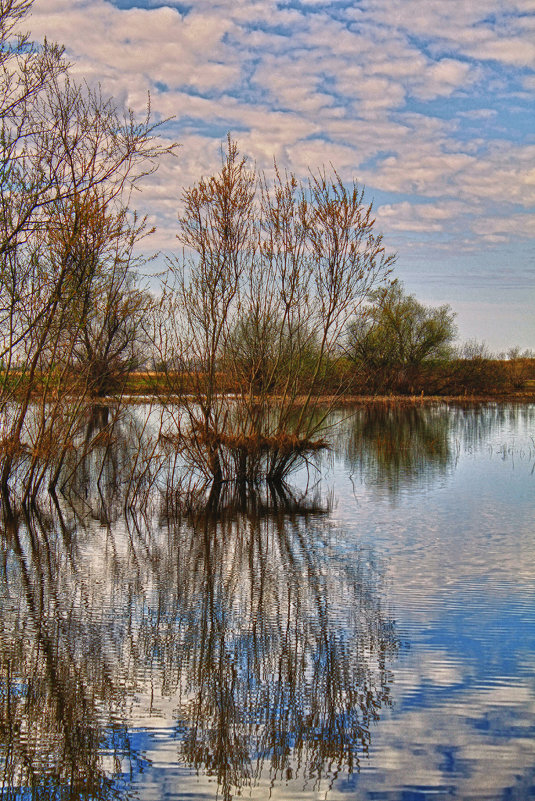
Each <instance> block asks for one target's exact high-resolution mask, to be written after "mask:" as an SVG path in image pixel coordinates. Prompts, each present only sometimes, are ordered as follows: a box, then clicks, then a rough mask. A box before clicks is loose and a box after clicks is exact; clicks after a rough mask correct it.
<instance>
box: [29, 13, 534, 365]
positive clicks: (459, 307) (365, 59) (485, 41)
mask: <svg viewBox="0 0 535 801" xmlns="http://www.w3.org/2000/svg"><path fill="white" fill-rule="evenodd" d="M27 27H29V28H30V30H31V34H32V36H33V38H34V39H36V40H40V39H42V38H43V37H44V36H45V35H46V36H47V38H48V39H49V40H51V41H57V42H61V43H63V44H64V45H65V46H66V52H67V56H68V58H69V59H70V61H71V62H72V64H73V70H74V72H75V74H76V75H77V76H78V77H79V78H83V79H85V80H87V81H89V82H90V83H92V84H94V83H100V84H101V86H102V89H103V91H104V93H107V94H110V95H112V96H113V97H114V98H115V99H116V100H117V102H118V103H120V104H126V105H128V106H130V107H131V108H132V109H134V111H136V112H138V113H140V114H141V113H142V112H143V111H144V109H145V108H146V103H147V92H150V97H151V110H152V114H153V116H154V119H155V120H165V119H167V118H171V117H172V118H173V119H172V120H170V121H168V122H167V123H165V125H163V126H162V127H161V128H160V133H161V135H162V137H164V138H165V139H168V140H174V141H177V142H179V143H180V144H181V148H180V150H179V152H178V157H177V158H175V159H171V158H169V159H166V160H165V161H164V162H163V163H162V164H161V166H160V169H159V170H158V173H157V174H156V175H155V176H154V177H152V178H151V179H150V181H149V182H148V183H147V184H146V186H145V189H144V191H143V192H142V193H141V195H139V196H138V197H136V205H137V207H138V208H139V210H140V211H142V212H143V213H147V214H148V215H149V217H150V219H151V220H153V221H154V222H155V223H156V224H157V226H158V231H157V234H156V236H155V238H154V240H153V242H152V243H151V247H152V248H153V249H155V250H156V249H163V250H164V251H165V250H167V249H173V248H175V247H176V240H175V234H176V231H177V228H176V216H177V210H178V207H179V198H180V193H181V190H182V188H184V187H186V186H189V185H191V184H192V183H194V182H195V181H196V180H198V179H199V178H200V177H201V175H209V174H212V173H213V172H215V171H217V169H218V168H219V166H220V152H221V143H222V141H223V140H224V139H225V138H226V136H227V133H229V132H230V134H231V136H232V137H233V138H235V139H236V140H237V141H238V143H239V147H240V151H241V152H242V153H243V154H244V155H246V156H247V157H248V158H250V160H251V162H254V163H255V164H256V165H257V167H258V168H259V169H266V170H269V169H270V168H271V166H272V164H273V158H275V159H276V160H277V162H278V164H279V166H280V167H282V168H285V169H289V170H291V171H293V172H295V173H296V174H297V175H298V176H300V177H304V178H306V176H307V173H308V170H309V168H311V169H313V170H314V169H318V168H320V167H322V166H327V167H329V165H331V164H332V165H333V166H334V167H335V168H336V169H337V171H338V172H339V173H340V175H341V176H342V178H343V179H344V180H347V181H350V180H352V179H354V178H355V179H357V180H358V182H359V183H360V184H361V185H363V186H364V187H365V190H366V198H367V199H368V201H373V204H374V211H375V217H376V226H377V229H378V231H381V232H382V233H383V235H384V243H385V245H386V247H387V250H388V251H389V252H395V253H397V262H396V268H395V275H396V277H398V278H399V279H400V280H401V281H403V283H404V284H405V288H406V289H407V290H408V291H409V292H410V293H412V294H415V295H416V297H417V298H418V299H419V300H421V301H422V302H424V303H428V304H432V305H440V304H443V303H449V304H450V305H451V307H452V308H453V310H454V311H455V312H456V314H457V325H458V329H459V340H461V341H464V340H467V339H473V338H475V339H477V340H478V341H484V342H486V344H487V345H488V347H489V348H490V349H491V350H493V351H495V352H497V351H503V350H507V348H509V347H512V346H514V345H518V346H520V347H521V348H523V349H524V348H532V349H535V314H534V310H535V249H534V240H535V215H534V205H535V0H506V2H504V0H332V2H323V0H285V1H283V0H180V2H175V0H169V2H167V3H163V2H157V0H114V1H113V2H112V0H35V4H34V6H33V11H32V16H31V19H30V20H29V22H28V25H27Z"/></svg>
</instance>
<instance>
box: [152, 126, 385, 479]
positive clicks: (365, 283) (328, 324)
mask: <svg viewBox="0 0 535 801" xmlns="http://www.w3.org/2000/svg"><path fill="white" fill-rule="evenodd" d="M183 207H184V211H183V212H182V214H181V216H180V217H179V234H178V239H179V241H180V242H181V244H182V245H183V247H184V251H183V253H182V255H180V256H178V257H177V258H176V259H175V260H174V261H173V262H172V264H171V272H172V275H173V277H174V284H171V285H168V286H167V288H166V292H165V294H164V301H163V306H162V308H165V315H166V317H167V318H168V319H169V320H170V321H172V322H174V329H173V332H172V333H170V331H169V328H165V327H162V328H163V329H164V331H165V336H164V337H161V338H160V351H161V357H162V361H165V362H166V363H167V364H168V365H170V366H172V367H173V368H174V370H173V372H172V373H170V374H169V377H170V379H172V380H171V382H170V389H171V390H172V391H173V393H175V394H176V393H179V394H180V395H181V404H182V410H183V412H182V414H181V415H179V419H178V420H177V433H178V437H177V444H178V446H179V448H181V449H182V450H183V453H184V456H185V459H186V463H187V465H189V466H193V468H194V469H196V470H198V471H199V474H200V475H202V476H203V477H204V478H205V480H206V481H207V482H208V483H209V484H211V486H212V488H213V489H214V491H216V492H217V487H218V486H220V485H221V483H222V482H223V481H236V480H237V481H240V482H249V483H251V482H253V483H254V482H255V481H257V480H258V479H260V478H262V477H263V478H267V479H268V480H269V481H281V480H282V479H283V478H284V476H285V475H286V473H287V472H288V470H289V469H290V468H291V467H292V466H293V464H294V463H295V462H296V460H298V459H300V458H302V457H303V456H306V454H307V453H310V452H313V451H315V450H317V449H318V448H321V447H323V446H324V445H325V440H323V439H322V438H321V436H320V434H321V430H322V426H323V423H324V420H325V416H326V409H323V410H320V406H319V403H318V397H319V396H321V395H322V394H323V389H324V388H325V383H324V378H325V366H326V362H327V360H328V359H330V358H334V356H335V354H336V352H337V346H338V342H339V338H340V336H341V334H342V332H343V331H344V329H345V326H346V324H347V321H348V319H349V318H350V317H351V316H352V315H355V314H356V312H357V310H358V308H359V306H360V304H361V303H362V300H363V298H364V297H365V296H366V294H367V293H368V292H369V291H370V289H371V288H372V287H373V286H374V285H375V283H376V282H378V281H380V280H381V279H382V278H383V277H384V276H385V275H386V274H388V272H389V270H390V266H391V264H392V257H391V256H388V255H386V254H385V250H384V247H383V244H382V239H381V237H380V236H378V235H376V234H375V233H374V220H373V217H372V210H371V207H370V206H365V205H364V203H363V195H362V191H361V190H360V189H359V188H358V186H357V185H356V184H353V185H352V186H351V187H350V188H349V189H348V188H347V187H346V186H345V185H344V183H343V182H342V180H341V178H340V177H339V176H338V175H337V174H336V173H333V175H331V176H327V174H326V173H325V172H319V173H318V174H311V177H310V179H309V181H308V182H307V183H306V184H304V183H302V182H299V181H298V180H297V179H296V178H295V177H294V176H293V175H282V174H281V173H280V172H279V171H278V170H277V169H276V176H275V180H274V182H273V183H271V184H270V183H269V182H268V181H267V180H266V179H265V177H263V176H258V175H257V174H256V172H255V171H254V170H253V169H251V168H248V167H247V165H246V162H245V160H244V159H243V158H241V157H240V156H239V153H238V149H237V145H236V144H235V143H234V142H232V141H231V140H230V138H229V141H228V147H227V151H226V154H223V163H222V168H221V171H220V173H219V174H218V175H216V176H213V177H212V178H209V179H202V180H201V181H199V183H198V184H196V185H195V186H193V187H191V188H190V189H187V190H186V191H185V192H184V194H183ZM331 388H332V387H331ZM339 389H340V387H338V390H339ZM228 390H232V393H233V397H232V398H230V397H229V396H228V394H226V393H228ZM335 394H336V391H335Z"/></svg>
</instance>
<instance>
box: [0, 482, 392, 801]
mask: <svg viewBox="0 0 535 801" xmlns="http://www.w3.org/2000/svg"><path fill="white" fill-rule="evenodd" d="M286 500H287V502H286V503H285V502H284V499H282V498H281V497H280V496H279V497H277V498H276V502H275V506H274V507H272V508H271V509H268V508H267V507H266V501H264V502H263V503H262V504H260V511H261V512H262V513H257V512H258V511H259V510H256V511H255V510H254V509H251V508H249V509H247V510H246V511H245V512H244V511H243V510H240V509H236V508H235V507H234V508H230V507H229V509H228V510H227V513H226V514H225V515H222V516H219V518H218V519H215V518H213V517H211V516H209V515H207V514H205V515H199V516H198V517H197V518H196V519H195V520H192V519H184V518H180V517H179V516H177V515H175V514H170V512H169V507H168V506H167V505H165V504H162V505H161V506H160V507H159V508H154V509H153V510H152V512H151V514H150V515H149V513H148V512H146V513H145V515H141V514H135V515H134V514H127V515H126V516H124V517H123V518H122V520H121V522H120V523H117V522H116V523H115V524H114V525H113V526H109V525H104V526H95V524H94V521H93V520H92V519H91V517H90V516H87V517H86V518H85V519H81V518H80V517H79V514H78V513H77V511H76V510H75V509H74V508H73V507H72V506H71V507H65V506H64V505H62V504H60V503H58V502H57V501H55V502H54V501H53V500H52V499H51V501H50V503H49V505H48V507H47V508H46V509H43V508H39V509H37V508H34V509H33V510H32V511H31V513H30V512H29V511H28V510H26V509H21V510H18V512H17V513H15V512H14V511H13V510H10V509H9V507H8V505H7V500H6V502H5V505H4V538H3V549H2V550H3V555H4V564H3V571H2V584H1V604H2V610H3V616H2V624H1V625H2V628H1V632H0V649H1V656H0V659H1V668H2V674H1V675H2V695H1V699H0V704H1V716H2V726H1V743H2V744H1V747H0V754H1V759H2V763H3V764H2V768H3V775H4V791H3V792H4V795H5V797H20V794H21V793H22V788H28V789H30V788H31V789H32V792H33V791H34V790H35V791H37V790H38V792H39V793H40V794H41V793H45V795H46V797H60V796H61V797H63V796H65V797H74V796H76V797H77V798H78V797H83V798H90V797H91V798H106V797H108V796H109V795H110V794H117V793H119V794H120V782H119V773H123V774H124V772H125V771H128V772H130V773H132V775H134V774H135V772H136V765H137V764H139V759H140V758H141V755H140V754H139V753H135V752H134V750H135V749H134V750H133V749H132V748H130V744H129V736H128V732H129V728H130V727H131V726H132V725H135V724H138V725H139V722H140V720H141V721H147V720H148V719H153V718H154V716H158V715H161V716H162V715H164V711H163V710H165V709H170V708H171V709H173V726H174V728H175V732H176V737H177V759H179V760H181V761H183V762H185V763H186V764H189V765H190V766H193V767H194V768H195V769H196V770H199V771H203V772H205V773H207V774H208V775H212V776H214V777H216V779H217V783H218V786H219V788H220V791H221V794H222V796H223V797H224V798H231V797H232V796H233V795H234V794H235V793H236V792H238V791H239V789H240V788H241V787H243V785H244V784H246V783H253V782H254V780H255V777H257V776H258V775H259V773H260V772H261V770H262V769H267V770H268V771H269V773H270V775H271V777H272V780H273V781H278V780H287V779H288V777H290V776H292V775H295V774H297V775H300V776H301V777H303V779H304V780H306V779H309V778H311V777H314V778H315V779H317V780H319V779H320V778H321V777H322V776H324V775H332V774H333V773H334V772H337V771H339V770H341V769H345V770H347V771H352V770H355V769H357V768H358V764H359V759H360V757H361V755H362V753H364V752H366V751H367V749H368V746H369V740H370V729H369V725H370V722H371V721H372V720H374V719H377V718H378V717H379V714H380V710H381V708H382V706H383V705H385V704H388V702H389V694H390V688H389V685H390V682H391V674H390V672H389V669H388V661H389V659H390V658H391V657H392V656H393V654H394V653H395V651H396V648H397V644H396V637H395V632H394V629H393V624H392V622H391V621H390V620H389V618H388V616H387V614H386V613H385V612H384V611H383V609H382V602H381V596H380V593H379V592H378V584H379V583H380V581H381V576H380V574H379V572H378V570H377V568H376V566H375V565H374V564H373V563H371V562H370V559H369V554H368V553H366V555H365V556H363V555H362V554H361V553H360V552H359V550H358V549H357V550H356V552H355V554H354V558H353V559H352V560H351V561H350V562H349V563H346V562H343V561H341V560H340V559H338V558H337V557H336V552H335V549H334V548H333V543H332V531H331V529H330V526H329V523H328V519H327V518H326V514H325V509H324V508H323V509H322V507H321V504H320V502H319V501H316V502H313V503H312V504H309V505H308V507H307V505H301V506H300V505H299V503H298V502H297V500H296V499H295V498H293V499H286ZM113 517H114V515H113V514H108V515H107V518H108V519H110V518H113ZM136 699H137V700H136ZM140 699H141V701H140Z"/></svg>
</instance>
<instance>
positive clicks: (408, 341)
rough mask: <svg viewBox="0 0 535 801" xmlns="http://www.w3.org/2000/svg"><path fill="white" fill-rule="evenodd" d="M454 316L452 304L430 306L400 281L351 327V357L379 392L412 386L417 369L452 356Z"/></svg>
mask: <svg viewBox="0 0 535 801" xmlns="http://www.w3.org/2000/svg"><path fill="white" fill-rule="evenodd" d="M454 318H455V315H454V313H453V312H452V310H451V308H450V307H449V306H448V305H446V304H445V305H443V306H438V307H434V306H424V305H423V304H422V303H420V302H419V301H418V300H416V298H415V297H414V296H413V295H408V294H406V293H405V291H404V289H403V285H402V284H401V283H400V282H399V281H398V280H395V281H392V282H391V283H390V284H389V285H388V286H387V287H381V288H379V289H376V290H374V291H373V292H371V293H370V295H369V305H367V306H366V308H365V309H363V310H362V312H361V314H360V315H359V317H357V318H355V319H354V320H353V321H352V322H351V323H350V325H349V327H348V334H347V341H346V353H347V355H348V356H349V357H350V359H351V360H352V361H353V362H354V363H356V364H357V365H359V366H360V367H361V368H363V369H364V371H366V372H367V373H368V374H369V376H370V378H371V381H372V383H375V384H376V388H379V386H377V385H378V384H379V385H382V386H381V387H380V388H383V389H384V388H390V389H392V388H396V389H402V388H404V386H405V388H410V387H409V385H410V383H411V378H412V374H413V373H414V371H415V370H417V369H418V368H419V367H421V366H422V365H423V364H424V363H425V362H429V361H436V360H442V359H445V358H447V357H448V356H449V355H450V353H451V350H450V346H451V343H452V342H453V340H454V338H455V336H456V327H455V322H454Z"/></svg>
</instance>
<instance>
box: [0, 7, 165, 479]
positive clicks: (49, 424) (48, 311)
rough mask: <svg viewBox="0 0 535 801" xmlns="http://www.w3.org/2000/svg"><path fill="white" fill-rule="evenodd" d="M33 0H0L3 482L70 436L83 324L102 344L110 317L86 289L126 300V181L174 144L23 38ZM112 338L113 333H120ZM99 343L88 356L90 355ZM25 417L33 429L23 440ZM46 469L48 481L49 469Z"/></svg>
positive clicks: (79, 387)
mask: <svg viewBox="0 0 535 801" xmlns="http://www.w3.org/2000/svg"><path fill="white" fill-rule="evenodd" d="M30 7H31V2H17V0H12V2H10V1H9V0H7V2H5V3H2V5H1V7H0V8H1V14H0V24H1V30H0V36H1V38H2V47H3V49H2V53H3V56H2V58H3V62H2V75H1V77H0V105H1V109H0V120H1V124H2V140H1V152H0V158H1V165H0V170H1V172H2V178H3V180H2V182H1V183H2V188H1V192H0V287H1V289H0V360H1V361H2V362H3V370H2V386H1V396H0V413H1V414H2V415H3V426H2V428H3V438H2V448H1V451H2V475H1V482H0V483H1V484H2V487H3V488H4V490H5V489H6V488H7V482H8V479H9V475H10V472H11V469H12V466H13V463H14V460H15V459H16V458H17V456H18V455H20V454H23V453H26V452H27V451H28V449H29V450H30V457H29V464H30V467H29V472H28V474H27V475H28V480H30V478H31V481H32V482H33V481H34V479H35V475H36V473H35V470H36V469H37V465H38V464H42V461H43V454H45V453H47V447H46V443H49V444H50V445H53V446H54V448H56V449H59V453H60V454H61V453H63V452H64V449H65V448H66V447H68V446H70V444H71V438H72V431H73V429H72V426H73V425H74V422H75V420H76V408H77V406H79V404H80V403H81V401H82V400H83V397H84V394H85V393H86V392H87V391H88V390H89V389H90V382H88V380H87V377H88V373H87V371H86V373H85V374H84V373H83V372H82V374H81V375H82V376H84V381H85V383H83V384H82V383H81V380H80V375H79V376H78V377H77V378H76V386H75V387H73V385H72V380H73V371H72V366H73V364H74V362H75V361H77V360H78V361H80V348H81V343H82V342H83V340H84V337H86V335H87V334H88V331H92V337H93V339H94V340H95V337H96V339H97V340H98V342H99V343H102V342H104V340H105V339H106V337H107V338H108V340H109V338H110V331H107V332H106V335H105V332H104V326H103V325H101V326H100V332H99V333H98V334H95V323H96V319H97V318H96V316H95V313H94V308H93V311H90V306H91V304H90V303H89V299H90V298H93V300H94V298H95V296H96V293H97V288H98V291H99V292H100V295H101V297H106V296H107V297H108V299H109V306H110V308H109V310H110V311H111V308H112V307H113V308H114V309H115V312H117V311H118V310H119V309H120V304H121V302H122V300H121V301H120V299H119V295H120V294H121V292H120V290H121V291H122V294H121V297H122V299H123V300H124V298H125V287H126V284H127V283H128V281H129V280H130V276H131V275H132V270H131V269H130V268H131V254H132V247H133V244H134V243H135V241H136V239H137V238H138V236H139V234H140V232H141V230H142V228H143V226H142V225H138V224H137V223H135V222H134V223H131V222H129V221H128V218H129V210H128V204H129V198H130V192H131V189H132V187H133V186H135V185H136V184H138V182H139V181H140V179H141V178H142V177H143V176H146V175H147V174H148V173H150V172H152V171H153V170H154V169H156V167H157V164H158V160H159V158H160V156H161V155H162V154H163V153H165V152H169V151H170V150H173V147H171V148H169V147H166V146H163V145H162V144H161V143H160V142H159V141H158V139H157V138H156V136H155V128H156V127H157V126H155V125H154V124H152V123H151V121H150V109H148V110H147V115H146V117H145V119H144V120H143V121H142V122H140V123H138V122H137V121H136V119H135V118H134V115H133V113H132V112H130V111H127V112H126V113H123V112H122V111H121V110H120V109H119V108H118V107H116V106H115V104H114V102H113V101H112V100H110V99H107V98H104V97H103V96H102V94H101V93H100V90H98V89H91V88H89V87H87V86H84V85H78V84H76V83H75V82H73V81H72V79H71V78H70V77H69V72H68V67H67V65H65V63H64V62H63V61H62V51H61V48H57V47H50V46H49V45H47V44H45V46H44V47H43V48H37V47H35V46H33V45H32V44H31V43H30V41H29V39H28V37H27V36H19V37H18V38H17V37H16V35H15V32H16V30H17V29H18V26H19V25H20V23H21V20H22V19H23V17H24V15H25V14H26V13H27V12H28V10H29V8H30ZM120 276H121V277H120ZM104 286H105V287H106V292H103V287H104ZM106 293H107V294H106ZM127 294H128V293H127ZM134 300H135V293H134V294H131V295H130V297H129V303H127V304H126V305H125V304H123V308H122V313H126V311H132V312H134V309H135V307H136V303H137V302H138V301H139V297H138V298H137V300H136V303H134ZM130 301H132V302H131V303H130ZM93 306H94V304H93ZM112 317H113V315H112ZM101 322H102V321H101ZM113 327H114V324H113V322H112V328H113ZM120 327H121V326H119V328H120ZM115 328H117V326H116V325H115ZM111 337H112V342H115V341H117V335H116V333H113V332H112V333H111ZM86 338H87V337H86ZM94 344H95V343H94ZM97 350H98V349H97ZM109 350H110V349H109V348H108V354H109ZM95 354H96V351H95V352H92V353H91V354H90V356H89V361H90V362H92V363H93V365H95V364H96V361H97V360H98V358H99V357H97V356H96V355H95ZM93 375H94V371H93ZM73 394H74V395H75V396H76V398H77V401H76V403H74V404H71V406H70V407H68V404H67V400H66V399H67V398H68V397H69V396H72V395H73ZM36 397H37V398H38V399H39V404H38V407H39V409H40V411H39V412H36V407H35V404H34V406H33V410H32V414H31V416H30V418H29V417H28V411H29V409H30V405H31V402H32V403H33V401H34V400H35V399H36ZM51 402H53V407H52V409H56V411H57V415H55V414H54V413H52V409H51V407H50V403H51ZM45 410H46V413H45ZM29 422H31V424H32V430H33V432H34V433H33V435H32V436H30V437H29V439H28V437H26V440H25V441H23V440H24V437H23V432H24V431H25V430H27V431H28V432H29V430H30V429H28V425H29ZM60 424H61V425H60ZM25 427H26V428H25ZM59 431H61V435H59V433H58V432H59ZM45 461H46V460H45ZM39 474H40V476H41V480H42V477H43V471H42V470H39ZM28 486H29V484H28V483H27V487H28Z"/></svg>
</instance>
